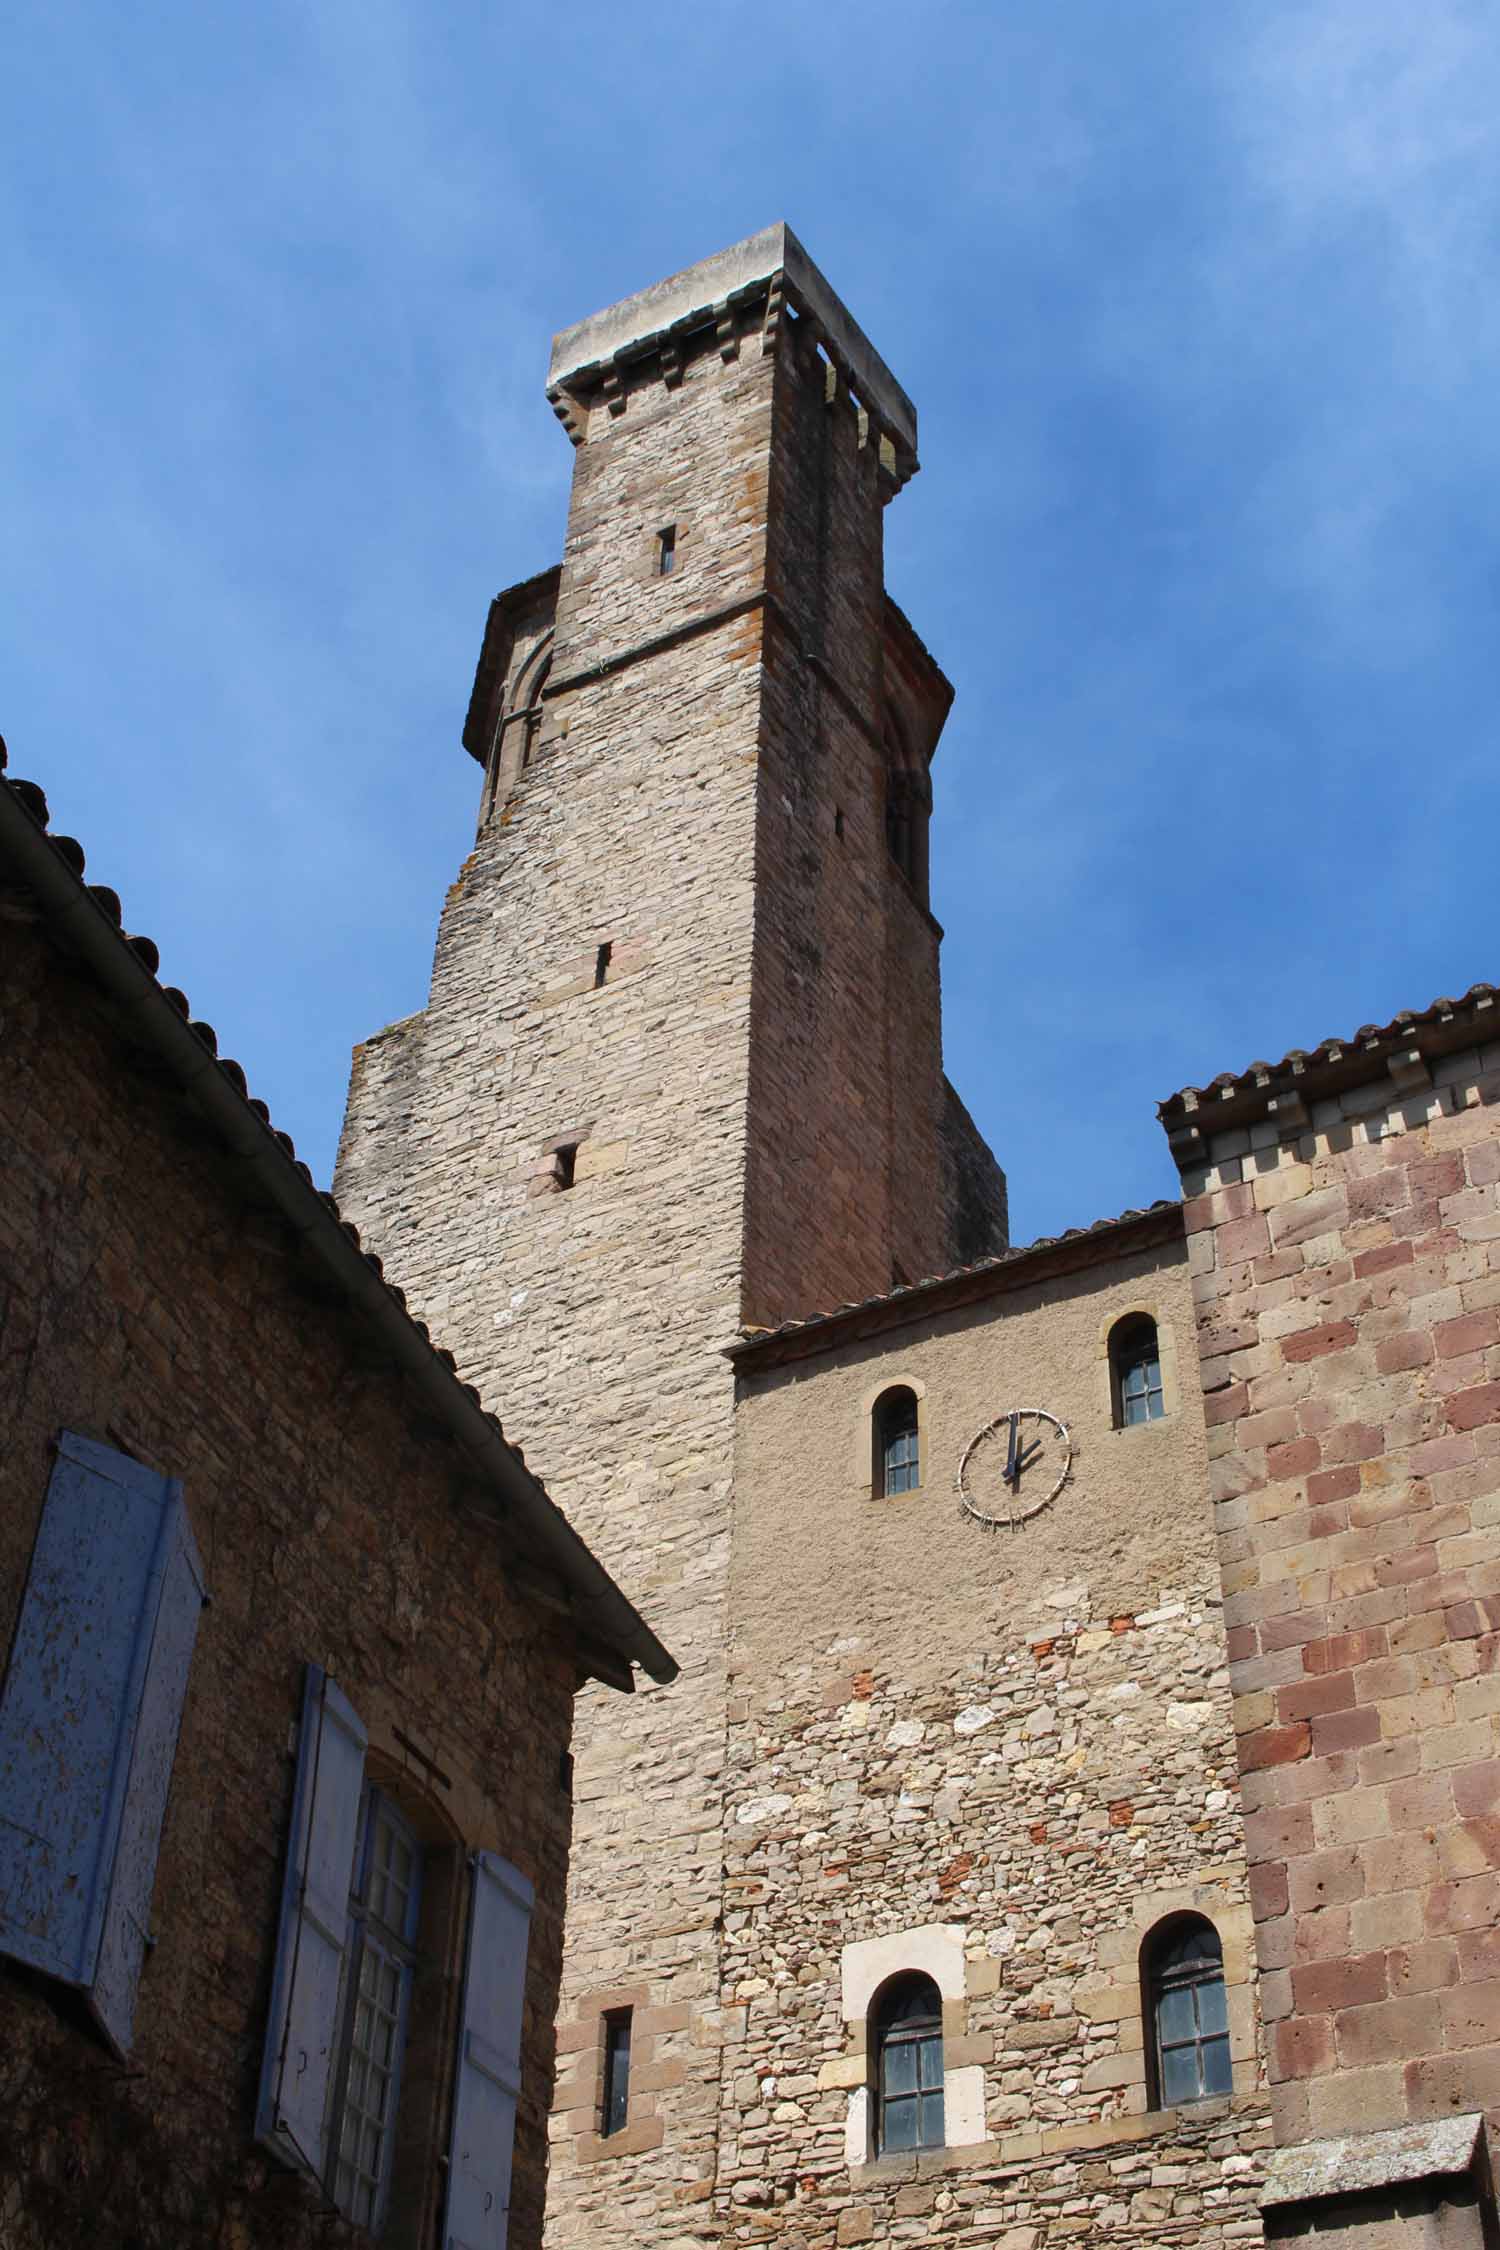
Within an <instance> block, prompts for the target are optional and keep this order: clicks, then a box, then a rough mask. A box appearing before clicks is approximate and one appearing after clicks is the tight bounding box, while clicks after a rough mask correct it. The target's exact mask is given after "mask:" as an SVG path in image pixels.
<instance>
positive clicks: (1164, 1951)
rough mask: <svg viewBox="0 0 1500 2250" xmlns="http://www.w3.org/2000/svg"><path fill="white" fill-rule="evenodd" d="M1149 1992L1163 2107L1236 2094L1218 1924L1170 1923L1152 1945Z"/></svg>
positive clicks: (1186, 1920)
mask: <svg viewBox="0 0 1500 2250" xmlns="http://www.w3.org/2000/svg"><path fill="white" fill-rule="evenodd" d="M1147 1988H1148V1993H1149V2003H1150V2009H1151V2019H1152V2032H1153V2040H1154V2052H1155V2057H1156V2078H1157V2088H1156V2092H1157V2101H1158V2104H1159V2106H1160V2107H1161V2108H1163V2109H1175V2108H1177V2107H1178V2106H1179V2105H1181V2104H1182V2103H1184V2102H1202V2101H1210V2100H1212V2099H1213V2098H1214V2096H1216V2095H1219V2094H1228V2093H1230V2092H1232V2091H1233V2078H1232V2074H1231V2070H1230V2064H1229V2013H1228V2009H1227V2006H1226V2004H1225V1993H1224V1953H1223V1948H1222V1946H1221V1945H1220V1943H1219V1933H1218V1931H1217V1930H1216V1929H1215V1928H1214V1926H1213V1924H1212V1923H1211V1922H1206V1921H1204V1920H1202V1918H1201V1917H1199V1916H1197V1915H1193V1916H1184V1917H1182V1918H1181V1919H1179V1920H1177V1921H1174V1922H1170V1923H1168V1924H1166V1926H1165V1927H1164V1928H1163V1929H1162V1930H1161V1931H1159V1932H1158V1933H1157V1935H1156V1937H1155V1938H1154V1939H1153V1940H1152V1941H1151V1943H1150V1947H1149V1950H1148V1954H1147Z"/></svg>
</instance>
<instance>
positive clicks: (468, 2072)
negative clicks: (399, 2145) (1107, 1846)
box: [444, 1852, 534, 2250]
mask: <svg viewBox="0 0 1500 2250" xmlns="http://www.w3.org/2000/svg"><path fill="white" fill-rule="evenodd" d="M533 1895H534V1894H533V1892H532V1888H531V1885H530V1884H529V1883H528V1882H527V1880H526V1878H525V1876H524V1875H523V1874H522V1873H521V1871H520V1869H519V1868H517V1867H512V1866H511V1864H510V1861H509V1860H508V1859H500V1858H498V1857H497V1856H496V1855H495V1853H493V1852H480V1853H479V1854H478V1855H477V1857H476V1858H475V1861H474V1896H473V1900H472V1903H471V1905H470V1909H469V1945H468V1954H467V1958H466V1959H465V1962H464V1997H463V2012H462V2015H461V2018H460V2021H459V2032H458V2071H457V2076H456V2080H455V2084H454V2089H453V2140H452V2145H451V2146H450V2148H449V2152H448V2210H447V2216H446V2220H445V2224H444V2236H445V2240H446V2243H447V2250H505V2230H506V2224H507V2221H508V2219H509V2217H510V2159H511V2148H512V2144H513V2143H514V2140H515V2133H516V2097H517V2096H518V2094H519V2093H520V2090H521V2011H522V2008H523V2005H524V2002H525V1997H526V1943H527V1939H528V1937H529V1935H530V1930H531V1907H532V1899H533Z"/></svg>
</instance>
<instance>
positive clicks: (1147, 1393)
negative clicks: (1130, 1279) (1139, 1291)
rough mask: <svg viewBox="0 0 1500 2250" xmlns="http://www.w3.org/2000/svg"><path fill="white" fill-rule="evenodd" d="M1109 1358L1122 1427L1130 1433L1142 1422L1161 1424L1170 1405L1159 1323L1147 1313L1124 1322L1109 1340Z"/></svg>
mask: <svg viewBox="0 0 1500 2250" xmlns="http://www.w3.org/2000/svg"><path fill="white" fill-rule="evenodd" d="M1109 1356H1110V1369H1111V1374H1112V1376H1113V1381H1114V1394H1115V1420H1116V1422H1117V1423H1118V1425H1119V1427H1120V1428H1121V1429H1122V1430H1128V1429H1132V1428H1133V1427H1134V1426H1135V1424H1136V1423H1138V1422H1157V1421H1160V1419H1161V1417H1162V1415H1163V1414H1164V1413H1165V1412H1166V1405H1165V1402H1164V1400H1163V1397H1162V1384H1161V1346H1160V1344H1159V1343H1158V1342H1157V1336H1156V1322H1155V1321H1154V1320H1151V1319H1149V1318H1148V1317H1147V1316H1146V1315H1145V1314H1144V1313H1143V1314H1141V1315H1139V1316H1138V1317H1137V1318H1135V1319H1133V1320H1122V1321H1121V1323H1120V1325H1119V1327H1118V1328H1117V1329H1116V1330H1115V1332H1114V1334H1113V1335H1112V1336H1111V1338H1110V1340H1109Z"/></svg>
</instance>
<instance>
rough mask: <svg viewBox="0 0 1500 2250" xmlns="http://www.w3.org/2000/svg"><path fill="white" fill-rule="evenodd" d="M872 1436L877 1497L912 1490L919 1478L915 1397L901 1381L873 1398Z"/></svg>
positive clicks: (920, 1476) (919, 1455)
mask: <svg viewBox="0 0 1500 2250" xmlns="http://www.w3.org/2000/svg"><path fill="white" fill-rule="evenodd" d="M874 1439H875V1475H874V1490H875V1497H876V1499H877V1500H882V1499H887V1498H889V1496H890V1495H891V1494H892V1493H894V1492H915V1491H916V1489H917V1486H918V1485H919V1484H920V1483H921V1481H922V1462H921V1452H920V1443H919V1440H918V1436H917V1396H916V1393H915V1391H909V1390H908V1389H907V1388H906V1385H905V1384H904V1383H903V1384H901V1385H900V1386H899V1387H898V1388H897V1389H896V1390H893V1391H887V1392H885V1394H884V1395H883V1397H881V1398H879V1399H877V1400H876V1402H875V1416H874Z"/></svg>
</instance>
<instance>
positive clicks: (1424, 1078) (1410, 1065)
mask: <svg viewBox="0 0 1500 2250" xmlns="http://www.w3.org/2000/svg"><path fill="white" fill-rule="evenodd" d="M1385 1067H1386V1069H1387V1070H1388V1071H1389V1072H1390V1074H1391V1077H1392V1078H1393V1080H1394V1081H1395V1084H1396V1087H1397V1090H1398V1091H1399V1092H1400V1093H1403V1094H1420V1093H1422V1092H1423V1091H1424V1090H1425V1089H1426V1088H1427V1087H1429V1086H1431V1084H1432V1072H1431V1071H1430V1070H1429V1069H1428V1067H1427V1064H1426V1063H1425V1062H1424V1061H1423V1059H1422V1053H1421V1049H1420V1048H1418V1047H1403V1048H1402V1049H1401V1050H1400V1051H1399V1052H1398V1053H1397V1054H1394V1055H1392V1056H1390V1057H1389V1059H1388V1060H1387V1062H1386V1066H1385Z"/></svg>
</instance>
